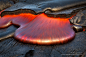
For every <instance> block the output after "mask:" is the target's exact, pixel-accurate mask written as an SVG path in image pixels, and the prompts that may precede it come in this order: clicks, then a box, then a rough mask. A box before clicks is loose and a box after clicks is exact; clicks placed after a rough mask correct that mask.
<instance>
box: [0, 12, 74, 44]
mask: <svg viewBox="0 0 86 57" xmlns="http://www.w3.org/2000/svg"><path fill="white" fill-rule="evenodd" d="M69 19H70V18H53V17H48V16H47V15H45V14H44V13H42V14H39V15H33V14H30V13H22V14H18V15H5V16H3V17H2V18H0V28H5V27H7V26H9V25H11V24H14V25H18V26H20V27H19V28H18V29H17V30H16V32H15V34H14V38H15V39H17V40H19V41H21V42H24V43H33V44H45V45H47V44H60V43H67V42H69V41H70V40H73V39H74V36H75V32H74V31H73V29H72V28H71V24H70V22H69Z"/></svg>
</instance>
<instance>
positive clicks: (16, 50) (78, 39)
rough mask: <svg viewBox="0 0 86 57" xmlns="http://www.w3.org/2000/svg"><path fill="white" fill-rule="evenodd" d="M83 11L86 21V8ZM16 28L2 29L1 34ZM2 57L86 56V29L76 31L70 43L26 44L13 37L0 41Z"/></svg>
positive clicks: (0, 54) (83, 17)
mask: <svg viewBox="0 0 86 57" xmlns="http://www.w3.org/2000/svg"><path fill="white" fill-rule="evenodd" d="M22 1H23V0H22ZM28 1H29V0H28ZM32 3H33V2H32ZM82 13H83V16H82V18H81V19H82V20H84V21H86V10H84V11H82ZM16 29H17V28H16V27H14V26H10V27H8V28H5V29H0V34H3V35H7V34H9V33H12V32H14V31H15V30H16ZM7 31H8V33H7V34H4V33H5V32H7ZM3 35H1V36H0V37H2V36H3ZM0 57H86V31H83V32H78V33H76V36H75V39H74V40H73V41H71V42H69V43H66V44H61V45H58V44H57V45H49V46H44V45H33V44H25V43H21V42H18V41H16V40H15V39H14V38H13V37H11V38H9V39H5V40H2V41H0Z"/></svg>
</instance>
